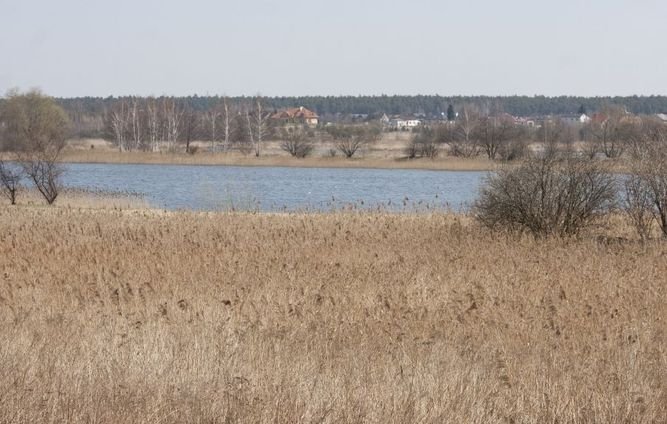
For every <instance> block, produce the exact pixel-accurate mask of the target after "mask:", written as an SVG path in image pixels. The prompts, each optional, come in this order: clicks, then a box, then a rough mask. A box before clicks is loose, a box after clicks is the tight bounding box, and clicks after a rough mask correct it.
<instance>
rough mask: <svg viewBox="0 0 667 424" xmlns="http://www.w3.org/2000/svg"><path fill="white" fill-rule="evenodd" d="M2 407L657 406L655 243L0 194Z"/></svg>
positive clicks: (520, 419)
mask: <svg viewBox="0 0 667 424" xmlns="http://www.w3.org/2000/svg"><path fill="white" fill-rule="evenodd" d="M0 225H1V228H2V232H1V233H0V405H2V407H0V422H6V423H24V422H31V423H32V422H72V423H79V422H113V423H121V422H127V423H130V422H133V423H157V422H160V423H164V422H174V423H176V422H201V423H215V422H326V423H334V422H336V423H348V422H349V423H352V422H382V423H413V422H433V423H441V422H456V423H458V422H465V423H489V422H491V423H492V422H515V423H556V422H558V423H568V422H571V423H575V422H576V423H589V422H599V423H639V422H641V423H658V422H665V421H666V419H667V321H666V320H667V306H666V305H667V284H665V282H666V280H667V277H666V275H667V245H666V244H664V243H663V244H660V243H656V244H652V245H639V244H634V243H625V244H613V243H612V244H600V243H598V242H595V241H594V240H588V239H587V240H580V241H570V242H564V241H559V240H543V241H534V240H532V239H517V238H512V237H506V236H499V235H487V234H485V233H482V232H480V230H478V229H477V228H475V227H474V226H472V225H470V224H469V223H468V222H466V220H465V218H462V217H456V216H451V215H430V216H426V215H419V216H413V215H407V216H406V215H383V214H352V213H350V214H340V213H335V214H321V215H269V214H266V215H252V214H187V213H157V212H151V211H133V212H127V211H118V210H96V211H92V210H77V209H66V208H34V207H18V208H9V207H3V208H1V209H0Z"/></svg>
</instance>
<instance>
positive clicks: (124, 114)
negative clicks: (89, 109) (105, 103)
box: [108, 100, 129, 152]
mask: <svg viewBox="0 0 667 424" xmlns="http://www.w3.org/2000/svg"><path fill="white" fill-rule="evenodd" d="M108 119H109V123H108V127H109V129H110V130H111V133H112V134H113V138H114V142H115V143H116V146H118V150H119V151H121V152H124V151H125V150H126V149H127V142H126V135H127V128H128V125H129V114H128V106H127V103H126V102H125V100H119V101H117V102H116V103H115V104H114V105H113V106H112V108H111V111H110V112H109V118H108Z"/></svg>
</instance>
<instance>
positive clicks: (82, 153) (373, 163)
mask: <svg viewBox="0 0 667 424" xmlns="http://www.w3.org/2000/svg"><path fill="white" fill-rule="evenodd" d="M408 136H409V134H406V133H389V134H385V137H384V138H383V139H382V140H381V141H380V142H379V143H377V144H375V145H373V146H371V147H369V148H368V149H364V150H363V151H360V152H359V153H358V154H357V155H356V156H355V157H354V158H351V159H347V158H345V157H343V156H342V154H340V153H339V154H338V155H337V156H336V157H329V155H328V153H327V152H328V151H329V150H330V149H331V148H333V147H335V146H334V145H332V144H330V143H320V144H319V145H318V149H316V152H314V153H313V155H311V156H309V157H306V158H293V157H291V156H290V155H289V154H288V153H287V152H285V151H283V150H282V149H281V148H280V142H278V141H270V142H266V143H265V146H263V153H262V155H261V156H260V157H255V156H254V154H247V155H244V154H241V153H240V152H236V151H232V152H217V153H213V152H209V151H207V149H209V148H210V143H209V142H200V141H197V142H193V146H196V147H198V151H197V153H196V154H194V155H190V154H187V153H185V152H184V151H179V152H173V153H167V152H144V151H131V152H119V151H118V149H117V148H115V147H113V145H112V144H111V143H109V142H107V141H104V140H100V139H80V140H69V141H68V143H67V148H66V149H65V150H64V151H63V161H64V162H72V163H132V164H154V165H158V164H167V165H229V166H280V167H307V168H313V167H318V168H378V169H428V170H449V171H488V170H493V169H496V168H497V167H498V164H497V163H494V162H493V161H490V160H487V159H485V158H483V157H476V158H457V157H452V156H447V155H446V154H444V153H443V154H442V155H441V156H440V157H438V158H435V159H412V160H408V159H405V153H404V149H405V146H407V144H408V138H409V137H408ZM91 147H93V148H92V149H91Z"/></svg>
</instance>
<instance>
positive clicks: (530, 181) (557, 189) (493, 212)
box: [473, 156, 617, 236]
mask: <svg viewBox="0 0 667 424" xmlns="http://www.w3.org/2000/svg"><path fill="white" fill-rule="evenodd" d="M616 196H617V189H616V182H615V178H614V177H613V175H612V174H610V173H608V172H606V171H604V170H603V169H602V168H601V167H600V165H598V164H596V163H594V162H590V161H582V160H579V159H571V158H565V159H563V158H557V157H555V156H547V157H545V158H541V159H536V158H532V159H530V160H528V161H527V162H525V163H523V164H522V165H519V166H518V167H515V168H505V169H503V170H501V171H498V172H497V173H495V174H493V175H491V176H489V177H488V178H487V180H486V182H485V184H484V186H483V187H482V189H481V193H480V197H479V198H478V200H477V201H476V203H475V205H474V207H473V211H474V213H475V215H476V218H477V219H478V220H479V221H480V222H481V223H483V224H484V225H486V226H487V227H490V228H499V229H508V230H512V231H520V232H524V231H527V232H530V233H532V234H533V235H535V236H548V235H558V236H572V235H576V234H578V233H579V232H580V231H581V230H582V229H584V228H586V227H587V226H589V225H590V224H592V223H593V222H594V221H595V220H596V218H599V217H600V216H601V215H603V214H605V213H606V212H608V211H609V210H610V209H611V208H612V207H613V206H614V204H615V200H616Z"/></svg>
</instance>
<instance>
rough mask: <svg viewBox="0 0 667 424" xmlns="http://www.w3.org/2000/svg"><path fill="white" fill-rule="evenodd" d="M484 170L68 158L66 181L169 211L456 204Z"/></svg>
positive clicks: (466, 199)
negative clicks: (76, 161)
mask: <svg viewBox="0 0 667 424" xmlns="http://www.w3.org/2000/svg"><path fill="white" fill-rule="evenodd" d="M485 175H486V173H485V172H454V171H425V170H403V169H392V170H382V169H336V168H279V167H236V166H189V165H119V164H68V165H67V172H66V174H65V176H64V182H65V185H66V186H67V187H71V188H81V189H91V190H103V191H113V192H130V193H136V194H138V195H141V196H142V197H144V198H145V199H146V200H147V201H148V202H149V203H150V204H151V206H153V207H158V208H164V209H169V210H176V209H194V210H230V209H237V210H239V209H241V210H259V211H285V210H287V211H294V210H310V211H322V210H332V209H341V208H363V209H374V208H383V209H388V210H391V211H415V210H417V211H421V210H431V209H434V208H440V209H442V208H446V209H452V210H460V209H463V208H466V207H467V206H469V205H470V204H471V202H472V201H473V200H474V199H475V197H476V196H477V193H478V189H479V185H480V183H481V181H482V178H483V177H484V176H485Z"/></svg>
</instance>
